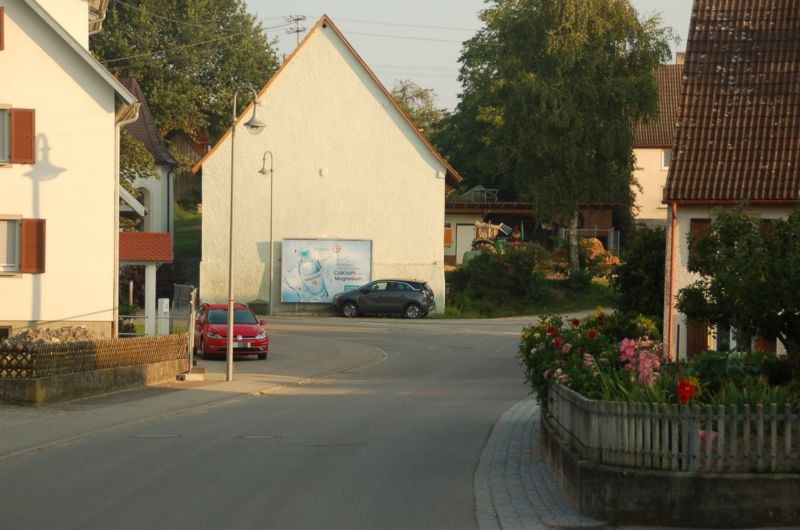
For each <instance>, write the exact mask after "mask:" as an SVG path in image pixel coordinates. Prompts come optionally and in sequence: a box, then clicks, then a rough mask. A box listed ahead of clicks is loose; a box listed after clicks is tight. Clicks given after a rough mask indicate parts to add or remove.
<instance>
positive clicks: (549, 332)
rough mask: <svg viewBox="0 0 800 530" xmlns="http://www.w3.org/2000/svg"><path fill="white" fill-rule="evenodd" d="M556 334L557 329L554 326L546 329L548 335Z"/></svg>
mask: <svg viewBox="0 0 800 530" xmlns="http://www.w3.org/2000/svg"><path fill="white" fill-rule="evenodd" d="M556 332H558V328H557V327H555V326H550V327H549V328H547V334H548V335H555V334H556Z"/></svg>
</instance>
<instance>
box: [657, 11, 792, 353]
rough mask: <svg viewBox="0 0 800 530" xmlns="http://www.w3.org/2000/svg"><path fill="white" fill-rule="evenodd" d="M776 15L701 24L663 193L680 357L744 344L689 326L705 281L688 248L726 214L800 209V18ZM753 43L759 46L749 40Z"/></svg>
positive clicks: (692, 42)
mask: <svg viewBox="0 0 800 530" xmlns="http://www.w3.org/2000/svg"><path fill="white" fill-rule="evenodd" d="M772 7H773V6H772V3H771V2H767V1H755V2H744V3H729V2H724V1H722V0H711V1H708V2H706V8H705V9H701V10H696V11H695V13H694V15H693V17H692V23H691V26H690V28H689V38H688V41H687V49H686V64H685V68H684V76H685V82H684V86H683V89H682V98H681V105H680V113H679V126H678V128H677V134H676V138H675V146H674V149H673V156H672V164H671V165H670V169H669V177H668V180H667V186H666V189H665V191H664V200H665V203H666V204H667V206H668V217H667V222H668V226H669V229H668V233H667V258H666V271H667V272H666V274H667V276H666V281H665V284H666V285H665V291H666V293H665V304H664V305H665V310H664V340H665V351H667V352H668V353H669V355H670V356H671V357H673V358H675V357H679V358H682V359H683V358H686V357H687V356H692V355H696V354H698V353H701V352H703V351H704V350H706V349H718V350H720V349H726V348H728V347H732V346H734V344H733V340H734V339H735V337H732V336H731V333H730V331H729V330H727V329H720V326H717V325H716V323H714V322H708V323H707V325H704V324H702V323H691V322H688V321H687V319H686V316H685V315H683V314H681V313H680V312H678V310H677V308H676V307H675V304H676V302H677V297H678V293H679V291H680V290H681V289H682V288H684V287H686V286H687V285H689V284H690V283H692V282H693V281H694V280H696V279H697V277H696V275H695V274H694V273H692V272H690V271H689V270H688V260H689V253H690V248H689V239H690V238H700V237H702V236H703V235H704V234H705V233H707V231H708V228H709V225H710V223H711V220H712V219H713V217H714V216H715V213H716V211H717V210H718V209H719V208H725V207H730V206H735V205H739V204H742V205H744V206H745V208H746V211H747V213H748V215H751V216H753V217H760V218H762V219H770V218H779V217H784V216H786V215H787V214H788V213H789V211H790V210H791V208H793V207H794V206H796V205H797V204H800V168H799V167H798V164H797V158H798V155H799V154H800V150H798V146H800V123H798V115H800V100H799V99H798V98H797V96H796V94H797V87H798V86H800V56H798V54H797V53H796V52H795V51H793V50H796V49H797V47H798V45H800V33H798V32H797V31H796V28H797V27H798V26H800V13H799V12H798V11H797V10H796V9H786V10H773V9H771V8H772ZM755 15H758V16H757V17H755ZM753 34H757V35H759V38H758V39H751V38H748V39H742V38H741V36H742V35H753ZM715 328H716V329H715ZM765 346H767V345H764V344H762V345H760V348H761V349H765ZM775 347H776V345H775V344H771V345H769V346H768V348H769V349H775Z"/></svg>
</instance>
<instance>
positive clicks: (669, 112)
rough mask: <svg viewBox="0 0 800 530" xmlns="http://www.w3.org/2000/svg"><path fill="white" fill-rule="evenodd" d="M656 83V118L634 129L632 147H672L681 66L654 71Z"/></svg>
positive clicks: (668, 65) (666, 66)
mask: <svg viewBox="0 0 800 530" xmlns="http://www.w3.org/2000/svg"><path fill="white" fill-rule="evenodd" d="M655 76H656V81H657V82H658V118H656V119H655V120H653V121H652V122H651V123H645V124H642V125H639V126H638V127H637V128H636V138H635V141H634V144H633V145H634V147H672V142H673V140H674V137H675V122H677V121H678V102H679V101H680V97H681V81H682V79H683V65H682V64H664V65H661V66H659V67H658V68H656V70H655Z"/></svg>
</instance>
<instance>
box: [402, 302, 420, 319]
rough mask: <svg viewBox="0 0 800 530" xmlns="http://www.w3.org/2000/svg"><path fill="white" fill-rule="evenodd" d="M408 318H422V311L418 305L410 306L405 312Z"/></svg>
mask: <svg viewBox="0 0 800 530" xmlns="http://www.w3.org/2000/svg"><path fill="white" fill-rule="evenodd" d="M403 315H404V316H405V317H406V318H420V317H421V316H422V309H421V308H420V307H419V306H418V305H417V304H409V305H407V306H406V310H405V311H404V312H403Z"/></svg>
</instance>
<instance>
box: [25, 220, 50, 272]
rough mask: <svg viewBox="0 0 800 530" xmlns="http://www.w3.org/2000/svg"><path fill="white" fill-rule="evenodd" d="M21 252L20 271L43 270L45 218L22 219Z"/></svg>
mask: <svg viewBox="0 0 800 530" xmlns="http://www.w3.org/2000/svg"><path fill="white" fill-rule="evenodd" d="M20 239H22V252H21V253H20V254H21V256H20V258H21V259H20V272H23V273H28V274H41V273H43V272H44V248H45V220H44V219H23V220H22V230H21V237H20Z"/></svg>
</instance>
